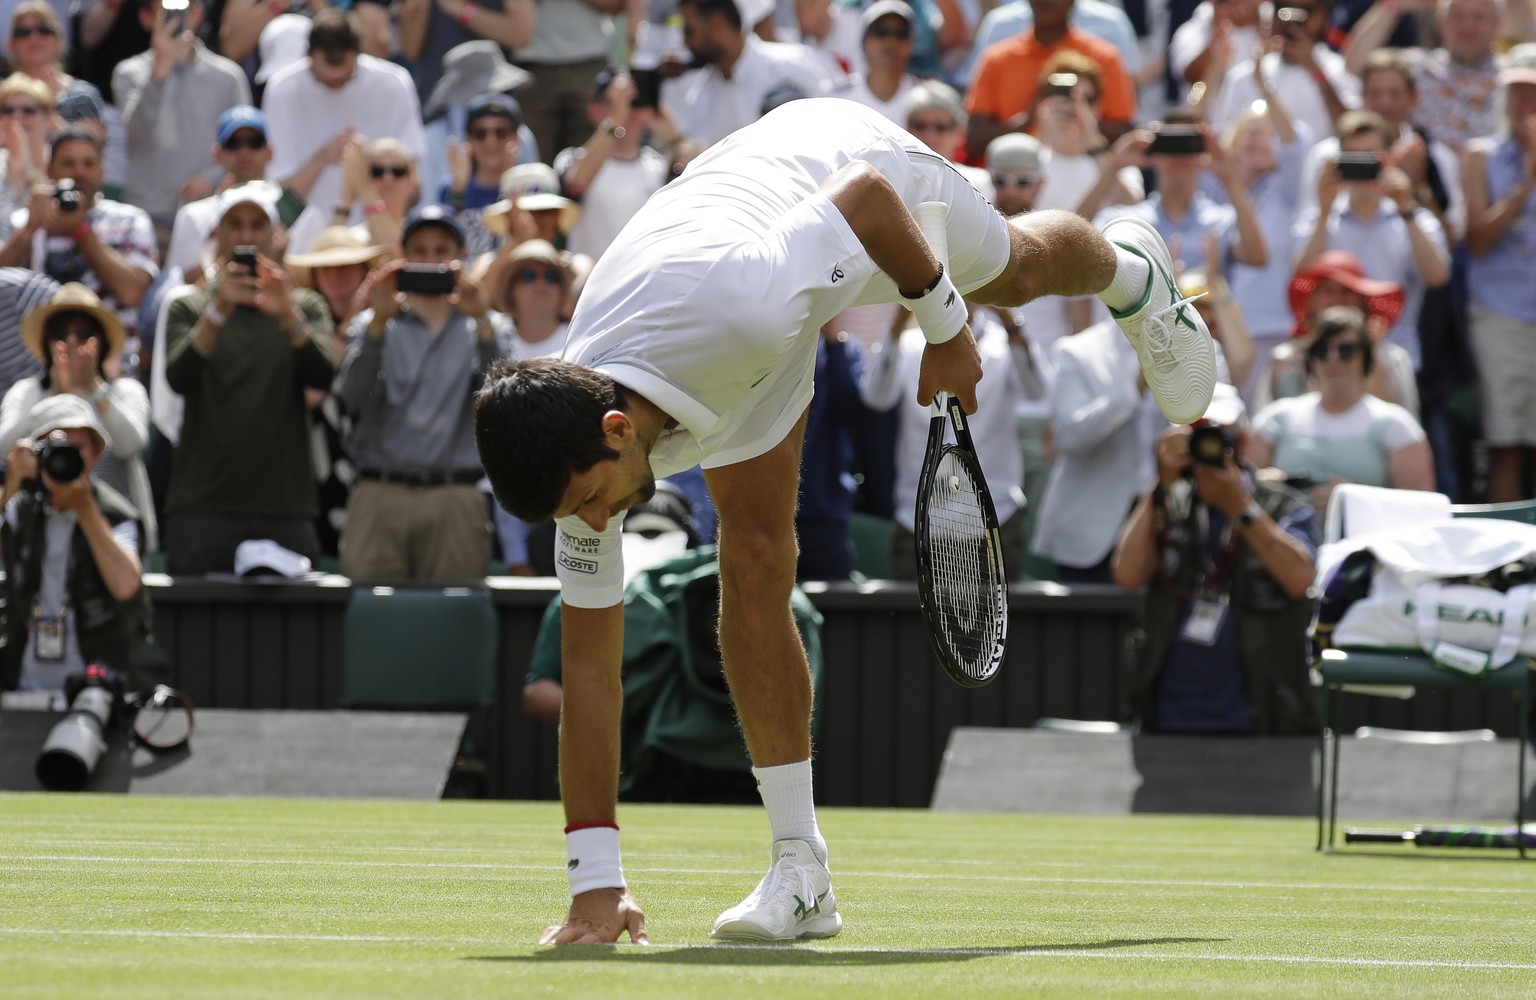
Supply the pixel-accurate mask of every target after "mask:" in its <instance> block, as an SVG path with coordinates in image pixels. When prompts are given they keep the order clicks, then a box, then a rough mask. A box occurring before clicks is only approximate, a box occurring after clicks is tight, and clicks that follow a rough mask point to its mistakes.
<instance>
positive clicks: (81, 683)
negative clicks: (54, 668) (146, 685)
mask: <svg viewBox="0 0 1536 1000" xmlns="http://www.w3.org/2000/svg"><path fill="white" fill-rule="evenodd" d="M64 693H65V694H66V695H68V696H69V712H68V713H67V714H66V715H65V716H64V718H63V719H61V720H59V722H58V724H57V725H55V726H54V727H53V729H52V730H50V731H49V733H48V738H47V739H46V740H44V741H43V750H42V753H40V754H38V757H37V767H36V770H37V780H38V781H40V782H42V785H43V787H44V788H46V789H48V790H49V791H50V792H78V791H80V790H81V789H83V788H84V787H85V785H86V782H88V781H90V780H91V775H92V773H94V772H95V770H96V765H97V763H98V762H99V761H100V760H101V755H102V754H104V753H106V751H107V729H108V728H109V727H110V726H111V725H112V716H113V713H114V712H115V711H116V710H117V706H118V703H119V701H120V700H121V699H122V696H123V680H122V677H121V676H120V675H119V674H117V673H115V672H114V671H112V670H109V669H108V668H106V667H104V666H102V665H100V664H96V663H93V664H91V665H90V666H88V667H86V669H85V673H84V674H75V675H74V676H72V677H70V678H69V679H68V680H67V681H66V682H65V685H64Z"/></svg>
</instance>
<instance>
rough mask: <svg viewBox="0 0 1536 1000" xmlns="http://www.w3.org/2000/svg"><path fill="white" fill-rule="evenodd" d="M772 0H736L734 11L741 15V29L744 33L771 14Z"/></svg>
mask: <svg viewBox="0 0 1536 1000" xmlns="http://www.w3.org/2000/svg"><path fill="white" fill-rule="evenodd" d="M773 7H774V0H736V12H737V13H738V14H740V15H741V30H742V33H743V34H745V33H747V32H749V31H751V30H752V29H753V28H755V27H757V26H758V24H760V23H761V22H762V21H764V20H766V19H767V18H768V17H769V16H770V15H772V14H773Z"/></svg>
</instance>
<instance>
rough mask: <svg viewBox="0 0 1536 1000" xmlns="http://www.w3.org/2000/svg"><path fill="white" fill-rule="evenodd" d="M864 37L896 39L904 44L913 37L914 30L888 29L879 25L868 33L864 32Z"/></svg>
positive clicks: (904, 28) (905, 28) (903, 28)
mask: <svg viewBox="0 0 1536 1000" xmlns="http://www.w3.org/2000/svg"><path fill="white" fill-rule="evenodd" d="M864 37H865V38H894V39H896V40H898V41H902V42H904V41H906V40H907V39H909V38H911V37H912V29H911V28H907V27H901V28H894V27H893V28H887V27H884V26H883V25H878V24H877V25H875V26H874V27H873V28H870V29H869V30H868V31H866V32H864Z"/></svg>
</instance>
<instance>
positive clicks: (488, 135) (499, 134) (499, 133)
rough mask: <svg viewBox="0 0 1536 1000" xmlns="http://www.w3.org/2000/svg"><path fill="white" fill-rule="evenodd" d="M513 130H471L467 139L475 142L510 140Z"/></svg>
mask: <svg viewBox="0 0 1536 1000" xmlns="http://www.w3.org/2000/svg"><path fill="white" fill-rule="evenodd" d="M514 134H515V133H514V130H513V129H509V128H472V129H470V130H469V137H470V138H471V139H474V140H476V141H477V142H478V141H479V140H481V139H510V138H512V136H513V135H514Z"/></svg>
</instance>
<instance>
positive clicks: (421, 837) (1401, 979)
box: [0, 795, 1536, 1000]
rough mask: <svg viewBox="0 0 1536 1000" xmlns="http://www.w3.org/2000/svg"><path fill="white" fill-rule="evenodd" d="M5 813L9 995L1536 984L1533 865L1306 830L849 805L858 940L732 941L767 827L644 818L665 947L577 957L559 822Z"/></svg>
mask: <svg viewBox="0 0 1536 1000" xmlns="http://www.w3.org/2000/svg"><path fill="white" fill-rule="evenodd" d="M0 816H3V817H4V818H5V822H6V830H7V834H8V836H7V838H5V842H4V843H3V844H0V868H4V869H5V872H6V874H5V876H4V877H3V878H0V913H3V914H4V916H3V918H0V923H3V924H4V925H5V926H4V927H0V967H3V968H4V969H5V972H4V973H3V977H0V978H3V980H4V982H5V990H4V992H5V995H6V997H7V998H8V1000H9V998H10V997H13V996H15V997H30V996H39V997H53V996H60V995H90V996H93V997H96V996H103V997H108V996H139V995H144V994H145V993H153V994H154V995H156V996H157V997H167V998H169V997H183V996H185V997H199V998H201V997H206V996H210V995H239V996H242V997H243V996H253V997H266V996H271V997H297V996H302V997H306V998H307V997H356V996H370V997H372V996H381V997H383V996H421V997H444V996H454V997H459V996H466V997H473V996H497V997H507V996H514V997H520V996H529V995H541V994H553V995H559V996H593V997H604V998H612V997H624V998H627V997H635V998H640V1000H651V998H655V1000H661V998H668V1000H672V998H691V997H701V998H702V997H709V998H712V1000H713V998H719V997H726V998H729V997H735V996H746V995H772V996H773V997H774V998H775V1000H791V998H798V997H816V998H818V1000H825V998H827V997H829V996H835V997H837V998H838V1000H843V998H845V997H846V998H855V1000H862V998H869V1000H893V998H897V997H905V996H924V997H927V996H942V997H945V998H948V997H951V996H954V997H972V996H975V997H1005V996H1006V997H1013V996H1062V997H1069V996H1070V997H1074V998H1075V997H1082V996H1092V997H1096V996H1108V995H1117V996H1119V995H1127V996H1165V997H1222V998H1225V997H1235V996H1255V997H1269V996H1281V995H1285V996H1290V995H1296V996H1303V995H1346V994H1347V995H1348V996H1350V997H1351V1000H1354V998H1357V997H1373V996H1383V997H1386V996H1392V997H1403V996H1435V997H1439V996H1451V995H1476V996H1479V997H1483V996H1489V997H1498V996H1524V995H1529V994H1530V992H1531V991H1530V987H1529V984H1530V982H1531V981H1532V978H1531V973H1532V971H1536V960H1533V949H1532V947H1531V943H1530V942H1531V940H1532V939H1533V937H1536V934H1533V930H1536V927H1533V924H1532V920H1531V917H1530V916H1528V914H1529V911H1530V909H1531V907H1530V900H1529V896H1530V894H1531V893H1532V892H1536V880H1533V879H1532V878H1531V876H1530V875H1528V874H1527V872H1528V871H1536V869H1526V868H1524V867H1523V866H1516V867H1511V863H1510V862H1508V861H1507V860H1506V859H1507V858H1508V857H1510V855H1509V854H1508V853H1507V852H1476V851H1464V852H1460V853H1456V854H1450V853H1446V854H1443V855H1441V854H1437V853H1436V852H1424V851H1415V850H1413V849H1411V848H1410V849H1407V850H1403V851H1400V852H1397V853H1392V852H1390V851H1382V852H1375V853H1374V854H1373V856H1370V857H1348V856H1343V855H1338V856H1331V857H1329V856H1319V855H1317V854H1315V853H1314V852H1312V851H1311V849H1310V847H1311V842H1312V832H1313V831H1312V827H1311V824H1310V823H1309V822H1308V821H1305V820H1285V819H1280V820H1274V819H1259V820H1247V819H1233V818H1223V817H1161V816H1126V817H1047V816H998V815H990V816H968V815H946V814H933V813H927V812H920V811H911V812H903V811H890V810H825V811H823V813H822V818H823V823H824V826H825V828H826V829H827V831H828V834H829V837H830V838H831V840H832V843H833V850H834V875H835V878H836V880H837V881H836V885H837V890H838V895H839V898H840V899H841V900H842V905H843V910H844V914H845V917H846V919H847V921H848V925H847V929H846V930H845V932H844V934H843V935H842V936H840V937H839V938H837V939H836V940H835V941H832V942H828V943H825V944H820V945H815V946H804V945H801V946H789V947H778V946H774V947H764V948H755V947H748V948H741V947H740V946H731V947H725V946H716V945H712V944H710V943H709V942H708V938H707V932H708V928H709V925H710V923H711V922H712V920H713V917H714V915H715V913H716V912H718V910H719V909H721V908H723V907H724V906H726V905H729V904H730V903H732V902H735V901H736V899H738V898H739V897H740V896H741V895H742V894H744V893H745V892H746V891H747V890H748V889H750V887H751V885H752V884H753V883H754V882H755V881H756V879H757V878H758V877H759V876H760V875H761V866H762V865H763V864H764V862H765V861H766V854H767V843H766V840H767V837H766V824H765V823H764V821H763V818H762V815H761V811H760V810H755V809H742V808H727V807H632V806H626V807H624V808H623V809H621V814H620V818H621V821H622V822H623V823H624V824H625V848H626V854H627V858H628V859H629V872H630V876H631V882H632V884H633V886H634V887H635V889H636V892H637V893H638V894H639V899H640V902H641V903H642V904H643V905H644V906H645V907H646V910H647V914H648V917H649V923H650V929H651V934H652V938H653V940H654V941H655V942H656V946H655V947H653V948H650V949H639V948H631V947H628V946H620V947H614V948H590V949H566V948H562V949H555V948H540V947H537V946H535V945H534V944H533V943H532V942H533V941H534V940H535V938H536V937H537V934H538V932H539V930H540V929H541V928H542V927H543V926H544V925H545V924H547V923H549V922H551V921H552V920H554V919H557V918H558V917H559V916H560V915H561V914H562V913H563V911H564V907H565V905H566V898H565V894H564V885H563V881H564V880H563V879H561V878H560V874H559V867H558V862H559V860H560V855H561V838H560V836H559V824H560V819H561V817H560V811H559V807H558V805H556V804H551V803H403V802H401V803H393V802H382V801H368V802H323V801H262V800H239V799H203V800H189V799H159V800H155V799H148V798H139V797H133V796H128V797H122V796H83V797H66V796H58V797H50V796H14V795H13V796H0ZM12 820H15V821H16V822H11V821H12ZM102 859H110V860H102ZM1063 869H1066V870H1063ZM151 968H152V969H153V972H154V975H153V977H152V978H146V972H147V970H149V969H151Z"/></svg>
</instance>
